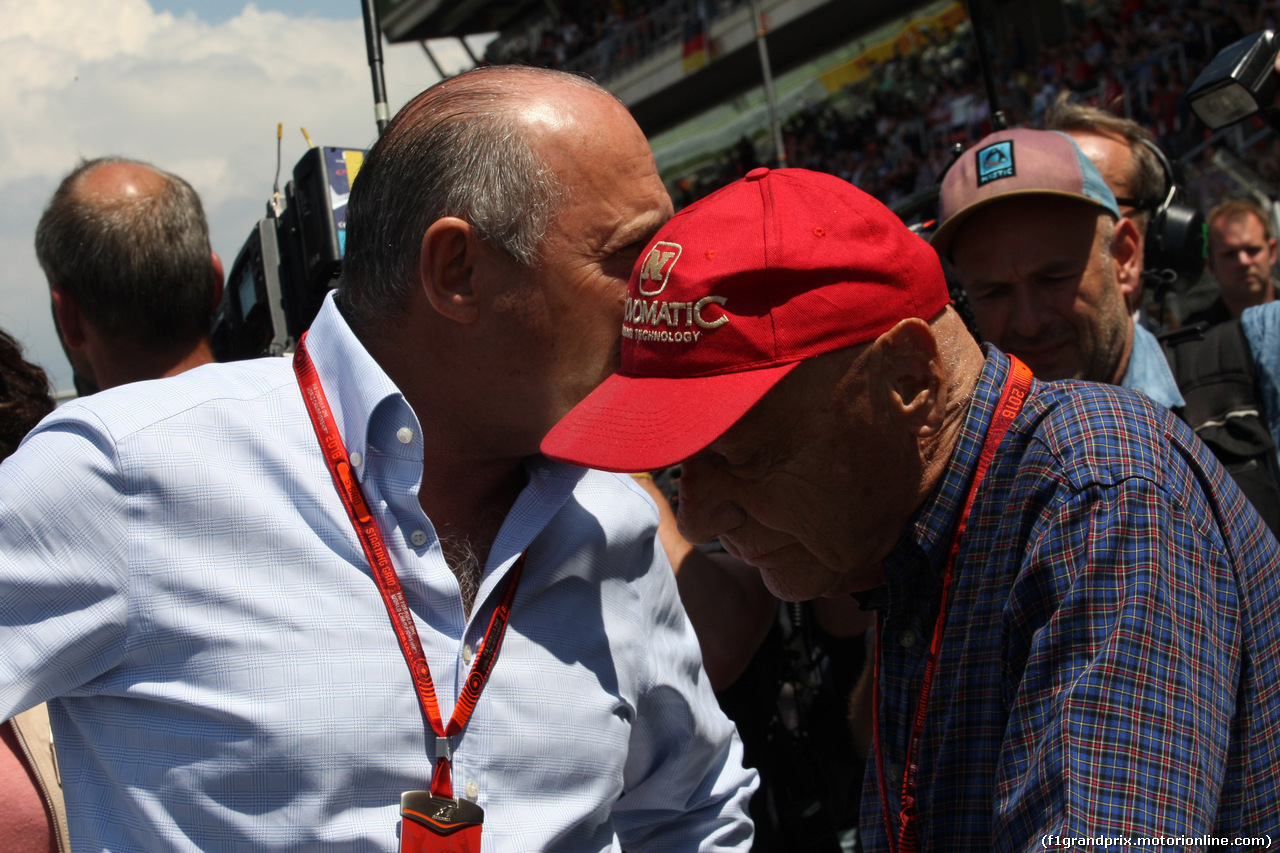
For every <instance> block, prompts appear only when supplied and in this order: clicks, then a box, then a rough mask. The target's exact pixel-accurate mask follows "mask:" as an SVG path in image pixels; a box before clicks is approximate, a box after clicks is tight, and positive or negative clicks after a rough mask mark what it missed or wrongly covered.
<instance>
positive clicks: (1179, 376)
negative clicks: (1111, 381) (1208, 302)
mask: <svg viewBox="0 0 1280 853" xmlns="http://www.w3.org/2000/svg"><path fill="white" fill-rule="evenodd" d="M1159 341H1160V345H1161V347H1162V349H1163V350H1164V354H1165V358H1166V359H1167V360H1168V362H1169V368H1170V370H1172V371H1173V378H1174V380H1175V381H1176V382H1177V384H1178V390H1179V391H1181V392H1182V397H1183V399H1184V400H1185V401H1186V405H1185V406H1183V407H1182V408H1181V409H1180V410H1175V411H1176V413H1177V414H1178V416H1179V417H1181V418H1182V419H1183V420H1184V421H1186V422H1187V424H1188V425H1189V426H1190V427H1191V428H1192V429H1193V430H1195V431H1196V435H1198V436H1200V438H1201V440H1203V441H1204V443H1205V444H1206V445H1208V447H1209V449H1210V450H1212V451H1213V453H1214V455H1215V456H1217V457H1218V460H1219V461H1220V462H1222V464H1223V467H1225V468H1226V469H1227V472H1228V473H1230V474H1231V476H1232V478H1233V479H1235V481H1236V483H1237V485H1239V486H1240V489H1241V491H1243V492H1244V493H1245V496H1246V497H1248V498H1249V500H1250V502H1252V503H1253V505H1254V508H1255V509H1257V510H1258V514H1259V515H1261V516H1262V519H1263V521H1265V522H1266V523H1267V526H1268V527H1270V528H1271V531H1272V532H1273V533H1275V534H1276V535H1277V536H1280V465H1278V464H1277V462H1276V448H1275V443H1274V442H1273V441H1272V438H1271V431H1270V429H1268V427H1267V420H1266V416H1265V413H1264V410H1263V407H1262V401H1261V396H1260V395H1259V394H1258V389H1257V380H1256V371H1255V369H1254V363H1253V353H1252V352H1251V351H1250V349H1249V341H1248V339H1247V338H1246V337H1245V335H1244V329H1243V327H1241V325H1240V321H1239V320H1230V321H1228V322H1225V323H1219V324H1218V325H1216V326H1211V327H1206V326H1205V325H1204V324H1197V325H1195V326H1191V327H1189V328H1186V329H1179V330H1178V331H1176V332H1170V333H1167V334H1164V335H1161V336H1160V337H1159Z"/></svg>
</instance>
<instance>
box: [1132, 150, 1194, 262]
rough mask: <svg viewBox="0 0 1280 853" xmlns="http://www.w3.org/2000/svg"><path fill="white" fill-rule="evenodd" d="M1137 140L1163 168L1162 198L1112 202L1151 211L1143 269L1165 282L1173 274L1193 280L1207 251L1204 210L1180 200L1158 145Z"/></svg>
mask: <svg viewBox="0 0 1280 853" xmlns="http://www.w3.org/2000/svg"><path fill="white" fill-rule="evenodd" d="M1141 141H1142V144H1143V145H1145V146H1147V148H1148V150H1150V151H1151V153H1152V154H1154V155H1155V157H1156V160H1158V161H1159V162H1160V168H1161V169H1162V170H1163V171H1164V185H1165V192H1164V200H1163V201H1161V202H1160V204H1159V205H1158V206H1156V207H1155V208H1154V209H1153V208H1152V207H1151V205H1150V203H1148V202H1145V201H1143V200H1141V199H1134V198H1117V199H1116V203H1117V204H1123V205H1128V206H1129V207H1136V208H1139V209H1143V208H1145V209H1147V210H1150V211H1151V219H1150V221H1148V222H1147V235H1146V246H1145V249H1144V254H1143V266H1144V270H1143V272H1144V273H1146V274H1147V275H1148V276H1152V277H1155V278H1157V279H1158V280H1161V281H1164V282H1166V283H1172V281H1173V278H1174V277H1175V276H1176V277H1181V278H1183V279H1184V280H1186V281H1188V282H1194V281H1195V280H1196V279H1198V278H1200V274H1201V273H1202V272H1204V261H1205V256H1206V251H1207V241H1206V239H1205V226H1204V214H1202V213H1201V212H1200V211H1199V210H1198V209H1196V208H1194V207H1191V206H1190V205H1187V204H1183V203H1182V202H1181V201H1180V199H1181V197H1182V189H1181V188H1180V187H1179V186H1178V182H1177V179H1176V178H1175V177H1174V174H1173V164H1172V163H1170V162H1169V158H1168V157H1166V156H1165V153H1164V151H1162V150H1160V146H1159V145H1156V144H1155V143H1154V142H1151V141H1149V140H1146V139H1143V140H1141ZM1170 273H1171V274H1172V275H1170Z"/></svg>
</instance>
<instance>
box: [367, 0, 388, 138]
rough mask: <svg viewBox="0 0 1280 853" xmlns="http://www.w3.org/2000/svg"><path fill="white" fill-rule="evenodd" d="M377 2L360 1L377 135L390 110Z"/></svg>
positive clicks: (386, 121) (386, 122)
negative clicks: (371, 79)
mask: <svg viewBox="0 0 1280 853" xmlns="http://www.w3.org/2000/svg"><path fill="white" fill-rule="evenodd" d="M376 2H377V0H362V5H363V8H364V44H365V52H366V53H368V54H369V73H370V75H371V76H372V77H373V118H374V121H376V122H377V123H378V135H379V136H381V135H382V131H384V130H386V129H387V124H389V123H390V121H391V110H390V109H389V108H388V107H387V82H386V80H385V79H383V76H382V30H380V29H379V28H378V7H377V6H376V5H375V3H376Z"/></svg>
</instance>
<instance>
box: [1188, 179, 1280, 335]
mask: <svg viewBox="0 0 1280 853" xmlns="http://www.w3.org/2000/svg"><path fill="white" fill-rule="evenodd" d="M1205 224H1206V226H1207V227H1208V233H1209V253H1208V264H1209V272H1211V273H1213V277H1214V278H1216V279H1217V280H1218V298H1217V299H1216V300H1215V301H1214V302H1213V303H1212V304H1210V305H1209V306H1208V307H1207V308H1205V309H1204V310H1202V311H1199V312H1196V313H1195V314H1192V315H1190V316H1189V317H1188V318H1187V323H1188V324H1190V323H1198V322H1206V323H1209V324H1210V325H1214V324H1217V323H1221V322H1224V321H1226V320H1230V319H1233V318H1238V317H1239V316H1240V315H1241V314H1242V313H1244V309H1246V308H1248V307H1249V306H1251V305H1261V304H1263V303H1264V302H1270V301H1272V300H1273V299H1275V298H1276V290H1275V279H1274V278H1273V277H1272V273H1273V268H1274V267H1275V263H1276V237H1275V233H1274V232H1273V231H1272V228H1271V217H1270V216H1269V215H1268V213H1267V211H1265V210H1263V208H1262V207H1261V206H1260V205H1259V204H1258V203H1257V202H1255V201H1253V200H1252V199H1244V198H1240V199H1228V200H1227V201H1224V202H1222V203H1221V204H1219V205H1217V206H1215V207H1214V208H1213V210H1211V211H1209V216H1208V217H1206V219H1205Z"/></svg>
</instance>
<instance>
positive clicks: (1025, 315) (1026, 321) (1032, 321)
mask: <svg viewBox="0 0 1280 853" xmlns="http://www.w3.org/2000/svg"><path fill="white" fill-rule="evenodd" d="M1009 326H1010V328H1011V329H1012V330H1013V332H1014V333H1015V334H1016V335H1017V336H1018V337H1019V338H1021V339H1023V340H1034V339H1035V338H1036V337H1037V336H1038V335H1039V334H1040V333H1041V332H1043V331H1044V328H1045V312H1044V310H1043V306H1042V305H1041V304H1040V300H1039V299H1038V298H1037V297H1036V296H1035V294H1033V293H1032V292H1031V288H1029V287H1024V286H1021V285H1019V286H1017V287H1014V288H1013V310H1012V311H1011V312H1010V314H1009Z"/></svg>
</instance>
